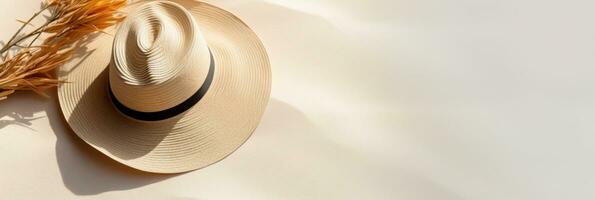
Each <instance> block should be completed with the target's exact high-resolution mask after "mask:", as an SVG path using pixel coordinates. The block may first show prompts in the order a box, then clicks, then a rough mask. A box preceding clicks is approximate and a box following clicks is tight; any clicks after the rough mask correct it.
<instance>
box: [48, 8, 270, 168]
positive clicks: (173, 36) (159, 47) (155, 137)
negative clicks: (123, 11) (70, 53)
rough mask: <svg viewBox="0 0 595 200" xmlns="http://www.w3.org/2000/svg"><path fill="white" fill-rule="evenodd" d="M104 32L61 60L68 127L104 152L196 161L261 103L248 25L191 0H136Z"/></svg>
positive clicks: (248, 120) (172, 163) (150, 163)
mask: <svg viewBox="0 0 595 200" xmlns="http://www.w3.org/2000/svg"><path fill="white" fill-rule="evenodd" d="M127 11H128V17H127V18H126V19H125V20H124V21H123V22H122V23H121V24H120V25H119V26H118V27H117V28H115V29H112V30H108V32H110V33H111V36H110V35H107V34H101V35H99V36H97V37H95V38H92V39H91V40H90V42H89V43H87V44H85V45H83V47H81V49H80V50H81V51H83V50H84V51H87V54H84V56H80V58H75V59H74V60H73V61H71V62H70V63H67V64H66V65H65V66H63V67H62V68H61V69H60V70H59V72H58V76H59V77H60V78H61V79H65V80H67V81H68V82H69V83H66V84H63V85H61V86H59V88H58V96H59V101H60V106H61V108H62V112H63V114H64V117H65V119H66V121H67V122H68V124H69V125H70V127H71V128H72V130H73V131H74V132H75V133H76V134H77V135H78V136H79V137H80V138H82V139H83V140H84V141H85V142H87V143H88V144H89V145H91V146H93V147H94V148H96V149H97V150H99V151H100V152H102V153H104V154H105V155H107V156H109V157H110V158H112V159H114V160H116V161H118V162H120V163H123V164H125V165H128V166H130V167H133V168H136V169H139V170H142V171H147V172H154V173H179V172H186V171H190V170H195V169H199V168H203V167H206V166H208V165H210V164H213V163H215V162H217V161H219V160H222V159H223V158H225V157H226V156H228V155H229V154H231V153H232V152H233V151H235V150H236V149H237V148H239V147H240V146H241V145H242V144H243V143H244V142H245V141H246V140H247V139H248V138H249V137H250V135H251V134H252V132H253V131H254V130H255V129H256V127H257V126H258V123H259V121H260V119H261V116H262V114H263V112H264V109H265V107H266V105H267V103H268V99H269V96H270V88H271V72H270V65H269V61H268V57H267V54H266V51H265V49H264V47H263V45H262V43H261V42H260V40H259V39H258V37H257V36H256V34H255V33H254V32H253V31H252V30H251V29H250V28H249V27H248V26H247V25H246V24H244V23H243V22H242V21H241V20H240V19H238V18H237V17H236V16H234V15H233V14H231V13H229V12H227V11H225V10H223V9H221V8H218V7H215V6H213V5H210V4H207V3H203V2H198V1H194V0H174V1H167V2H166V1H142V2H137V3H134V4H132V5H130V6H129V7H128V8H127Z"/></svg>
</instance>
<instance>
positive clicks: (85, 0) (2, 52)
mask: <svg viewBox="0 0 595 200" xmlns="http://www.w3.org/2000/svg"><path fill="white" fill-rule="evenodd" d="M125 5H126V0H48V1H47V2H45V3H44V5H43V6H42V8H41V9H40V10H39V11H38V12H36V13H34V14H33V16H31V18H29V20H27V21H19V22H22V23H23V25H22V26H21V27H20V28H19V29H18V30H17V32H16V33H15V34H14V35H13V36H12V37H11V38H10V40H8V42H7V43H6V45H5V46H3V47H2V48H0V57H2V63H0V100H3V99H6V98H7V96H8V95H10V94H13V93H14V92H15V91H17V90H31V91H34V92H36V93H38V94H40V95H44V96H45V94H44V93H43V90H45V89H48V88H52V87H55V86H57V85H58V84H60V83H61V82H62V81H60V80H57V79H55V78H54V77H53V76H52V71H53V70H54V69H55V68H57V67H59V66H60V65H62V64H64V63H66V62H67V61H68V60H69V59H70V58H71V56H72V54H73V51H74V49H73V44H75V43H76V42H78V41H81V40H82V39H84V38H86V37H87V36H88V35H90V34H92V33H95V32H102V31H103V29H105V28H107V27H110V26H112V25H114V24H116V23H118V22H120V21H121V20H122V19H123V18H124V15H123V14H121V13H119V12H118V10H119V9H120V8H122V7H124V6H125ZM46 11H49V13H50V17H49V18H48V19H47V20H46V22H45V23H44V24H43V25H41V26H38V27H36V28H35V29H33V30H32V31H29V32H28V33H27V34H24V35H23V36H19V35H20V34H21V32H23V31H24V30H25V28H26V27H27V26H33V24H31V22H32V21H33V20H34V19H35V18H37V17H38V16H39V15H41V14H42V13H44V12H46ZM17 21H18V20H17ZM33 27H35V26H33ZM42 35H44V36H46V37H45V39H44V40H43V42H41V44H39V45H35V42H36V41H37V40H38V39H39V38H40V37H41V36H42ZM31 38H32V39H31ZM27 40H30V41H29V43H28V45H26V46H24V45H22V44H21V43H22V42H24V41H27ZM12 48H19V49H18V50H17V51H16V52H15V53H14V55H11V54H10V52H11V51H10V50H11V49H12Z"/></svg>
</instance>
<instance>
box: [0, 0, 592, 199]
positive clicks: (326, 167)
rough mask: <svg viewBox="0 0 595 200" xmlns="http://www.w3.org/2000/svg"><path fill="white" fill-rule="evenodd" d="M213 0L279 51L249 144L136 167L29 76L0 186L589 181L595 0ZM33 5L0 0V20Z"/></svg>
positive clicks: (228, 194) (538, 185) (303, 188)
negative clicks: (35, 91)
mask: <svg viewBox="0 0 595 200" xmlns="http://www.w3.org/2000/svg"><path fill="white" fill-rule="evenodd" d="M209 2H212V3H214V4H216V5H219V6H221V7H224V8H226V9H228V10H230V11H232V12H234V13H236V14H237V15H239V16H240V17H241V18H242V19H244V20H245V21H246V22H247V23H248V24H249V25H251V26H252V27H253V28H254V30H255V31H256V32H257V33H258V34H259V35H260V36H261V38H262V40H263V42H264V44H265V46H266V47H267V49H268V51H269V54H270V57H271V62H272V67H273V80H274V83H273V92H272V99H271V102H270V106H269V108H268V110H267V112H266V114H265V116H264V118H263V122H262V124H261V126H260V127H259V128H258V130H257V131H256V132H255V134H254V136H253V137H252V138H251V139H250V140H248V142H247V143H246V144H245V145H244V146H242V147H241V148H240V149H239V150H238V151H237V152H236V153H234V154H232V156H230V157H229V158H227V159H225V160H224V161H222V162H220V163H218V164H216V165H213V166H211V167H208V168H206V169H203V170H199V171H195V172H190V173H186V174H181V175H176V176H155V175H147V174H143V173H139V172H134V171H132V170H129V169H127V168H126V167H122V166H120V165H119V164H117V163H115V162H113V161H111V160H109V159H106V158H105V157H103V156H102V155H100V154H99V153H96V152H95V151H94V150H92V149H91V148H89V147H87V146H86V145H84V144H83V143H82V142H81V141H80V140H79V139H77V138H76V137H74V136H73V133H72V132H71V131H70V130H69V129H68V127H67V126H66V125H65V123H64V121H63V119H62V118H61V116H60V114H59V111H58V108H57V103H56V101H55V98H52V99H43V98H39V97H36V96H35V95H31V94H27V93H21V94H18V95H15V96H13V97H12V98H11V99H9V100H7V101H3V102H0V199H39V198H43V199H45V198H50V199H70V198H81V197H84V198H89V199H107V198H110V199H141V198H142V199H414V200H424V199H452V200H455V199H457V200H458V199H482V200H502V199H507V200H515V199H519V200H527V199H540V200H547V199H552V200H558V199H574V200H576V199H593V198H595V190H593V187H594V186H595V172H594V171H593V169H594V167H595V158H594V156H595V134H594V131H595V125H593V124H594V123H593V120H594V119H595V91H594V89H595V88H594V87H595V86H594V85H595V78H594V77H595V73H594V72H595V26H593V19H595V12H593V8H594V7H595V3H592V1H579V0H570V1H547V0H546V1H543V0H415V1H413V0H409V1H407V0H375V1H363V0H212V1H209ZM37 6H38V1H37V0H22V1H12V0H3V1H0V16H1V17H0V24H1V25H2V26H1V27H2V29H1V31H0V36H1V37H0V38H3V39H7V38H8V37H9V36H10V34H11V33H12V32H13V31H14V30H15V29H16V28H17V26H18V24H17V23H16V22H15V21H14V20H13V19H14V18H15V17H19V18H26V17H27V16H29V15H30V14H31V13H33V11H34V10H35V9H36V8H37ZM98 123H100V122H98Z"/></svg>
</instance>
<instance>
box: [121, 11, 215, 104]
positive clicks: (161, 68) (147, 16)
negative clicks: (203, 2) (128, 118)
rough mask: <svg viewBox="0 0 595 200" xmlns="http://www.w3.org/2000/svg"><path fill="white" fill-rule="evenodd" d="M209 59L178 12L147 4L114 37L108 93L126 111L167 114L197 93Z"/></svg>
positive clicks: (190, 21)
mask: <svg viewBox="0 0 595 200" xmlns="http://www.w3.org/2000/svg"><path fill="white" fill-rule="evenodd" d="M210 59H211V58H210V53H209V49H208V45H207V44H206V41H205V40H204V38H203V35H202V33H201V32H200V30H199V28H198V25H197V23H196V22H195V19H194V17H193V16H192V15H191V14H190V13H189V12H188V11H187V10H186V9H185V8H184V7H182V6H179V5H177V4H175V3H173V2H159V1H158V2H152V3H147V4H145V5H143V6H140V7H139V8H137V9H136V10H134V11H132V12H130V13H129V14H128V17H127V18H126V19H125V20H124V21H123V22H122V23H121V25H120V26H119V29H118V31H117V32H116V35H115V36H114V43H113V49H112V63H111V65H110V69H109V70H110V87H111V90H112V92H113V95H114V96H115V98H116V99H117V100H118V101H119V102H120V103H122V104H123V105H124V106H126V107H128V108H130V109H132V110H135V111H139V112H159V111H163V110H167V109H170V108H172V107H174V106H176V105H178V104H181V103H182V102H184V101H185V100H187V99H188V98H190V97H191V96H192V95H193V94H195V93H196V92H197V90H199V88H200V87H201V86H202V85H203V83H204V82H205V80H206V78H207V74H208V72H209V66H210V63H211V61H210Z"/></svg>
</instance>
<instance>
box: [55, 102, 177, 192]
mask: <svg viewBox="0 0 595 200" xmlns="http://www.w3.org/2000/svg"><path fill="white" fill-rule="evenodd" d="M55 99H56V100H55V101H54V104H55V106H53V107H52V110H48V118H49V121H50V125H51V126H52V129H53V130H54V133H55V134H56V138H57V140H56V158H57V161H58V166H59V168H60V173H61V174H62V180H63V182H64V186H66V188H68V189H69V190H70V191H71V192H72V193H74V194H77V195H94V194H100V193H104V192H108V191H121V190H129V189H133V188H138V187H142V186H145V185H149V184H152V183H155V182H159V181H162V180H165V179H167V178H169V177H173V176H172V175H157V174H149V173H144V172H140V171H137V170H134V169H132V168H129V167H126V166H124V165H122V164H120V163H118V162H116V161H114V160H111V159H110V158H108V157H107V156H105V155H103V154H101V153H100V152H99V151H97V150H95V149H93V148H92V147H91V146H89V145H88V144H86V143H85V142H84V141H82V140H81V139H79V138H78V137H77V136H76V135H75V134H74V133H73V132H72V130H70V128H69V127H68V126H67V123H66V121H65V120H64V117H63V116H62V115H61V111H60V109H59V105H58V100H57V98H55Z"/></svg>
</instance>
